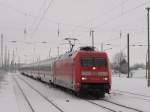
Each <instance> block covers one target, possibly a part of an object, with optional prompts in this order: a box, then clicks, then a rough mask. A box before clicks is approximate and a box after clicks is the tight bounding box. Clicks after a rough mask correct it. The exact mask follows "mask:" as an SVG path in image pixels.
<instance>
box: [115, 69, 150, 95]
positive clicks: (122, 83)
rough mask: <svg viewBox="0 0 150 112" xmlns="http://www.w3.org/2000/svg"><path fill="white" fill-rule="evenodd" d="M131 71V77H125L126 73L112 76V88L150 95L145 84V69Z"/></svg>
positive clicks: (148, 88)
mask: <svg viewBox="0 0 150 112" xmlns="http://www.w3.org/2000/svg"><path fill="white" fill-rule="evenodd" d="M132 73H133V77H131V78H126V76H127V75H126V74H121V77H118V76H115V77H113V78H112V90H113V89H117V90H123V91H129V92H133V93H137V94H143V95H147V96H150V87H148V86H147V79H146V78H145V76H146V73H145V70H136V71H132Z"/></svg>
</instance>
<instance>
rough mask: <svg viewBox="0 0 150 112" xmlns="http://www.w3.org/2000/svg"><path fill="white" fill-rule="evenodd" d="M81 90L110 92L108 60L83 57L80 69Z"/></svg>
mask: <svg viewBox="0 0 150 112" xmlns="http://www.w3.org/2000/svg"><path fill="white" fill-rule="evenodd" d="M80 78H81V79H80V81H81V89H88V90H92V91H93V90H97V91H103V92H107V93H108V92H109V89H110V80H111V79H110V73H109V65H108V62H107V58H105V57H87V58H86V57H83V58H81V68H80Z"/></svg>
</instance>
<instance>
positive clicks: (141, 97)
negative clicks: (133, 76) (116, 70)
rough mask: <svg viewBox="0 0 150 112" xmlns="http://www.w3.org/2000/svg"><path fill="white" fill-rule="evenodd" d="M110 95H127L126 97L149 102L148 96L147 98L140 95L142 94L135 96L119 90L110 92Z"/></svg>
mask: <svg viewBox="0 0 150 112" xmlns="http://www.w3.org/2000/svg"><path fill="white" fill-rule="evenodd" d="M112 93H113V94H123V95H128V96H130V97H134V98H136V99H140V100H145V101H149V102H150V96H148V95H142V94H137V93H133V92H129V91H121V90H114V92H112Z"/></svg>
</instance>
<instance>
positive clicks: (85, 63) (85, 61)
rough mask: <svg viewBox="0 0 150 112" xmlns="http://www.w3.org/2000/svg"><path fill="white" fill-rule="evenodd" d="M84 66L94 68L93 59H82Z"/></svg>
mask: <svg viewBox="0 0 150 112" xmlns="http://www.w3.org/2000/svg"><path fill="white" fill-rule="evenodd" d="M81 65H82V66H92V65H93V58H82V59H81Z"/></svg>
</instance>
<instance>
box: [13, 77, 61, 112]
mask: <svg viewBox="0 0 150 112" xmlns="http://www.w3.org/2000/svg"><path fill="white" fill-rule="evenodd" d="M13 79H14V80H15V82H16V84H17V86H18V87H19V89H20V90H21V92H22V94H23V96H24V98H25V100H26V101H27V103H28V105H29V107H30V108H31V110H32V112H36V111H35V109H34V108H33V107H32V105H31V103H30V101H29V99H28V98H27V96H26V95H25V93H24V91H23V89H22V88H21V86H20V85H19V83H18V82H17V80H16V79H15V78H14V77H13ZM19 79H20V80H22V81H23V82H24V83H25V84H26V85H28V86H29V87H30V88H31V89H32V90H34V91H35V92H37V93H38V94H39V95H40V96H41V97H42V98H44V99H45V100H46V101H47V102H48V103H50V104H51V105H53V106H54V107H55V108H56V109H57V110H58V111H59V112H64V110H62V109H61V108H60V107H59V106H57V105H56V104H55V103H53V102H52V101H51V100H49V99H48V98H47V97H46V96H44V95H43V94H42V93H41V92H39V91H38V90H37V89H35V88H34V87H33V86H32V85H31V84H29V83H28V82H26V81H25V80H24V79H22V78H20V77H19Z"/></svg>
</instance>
